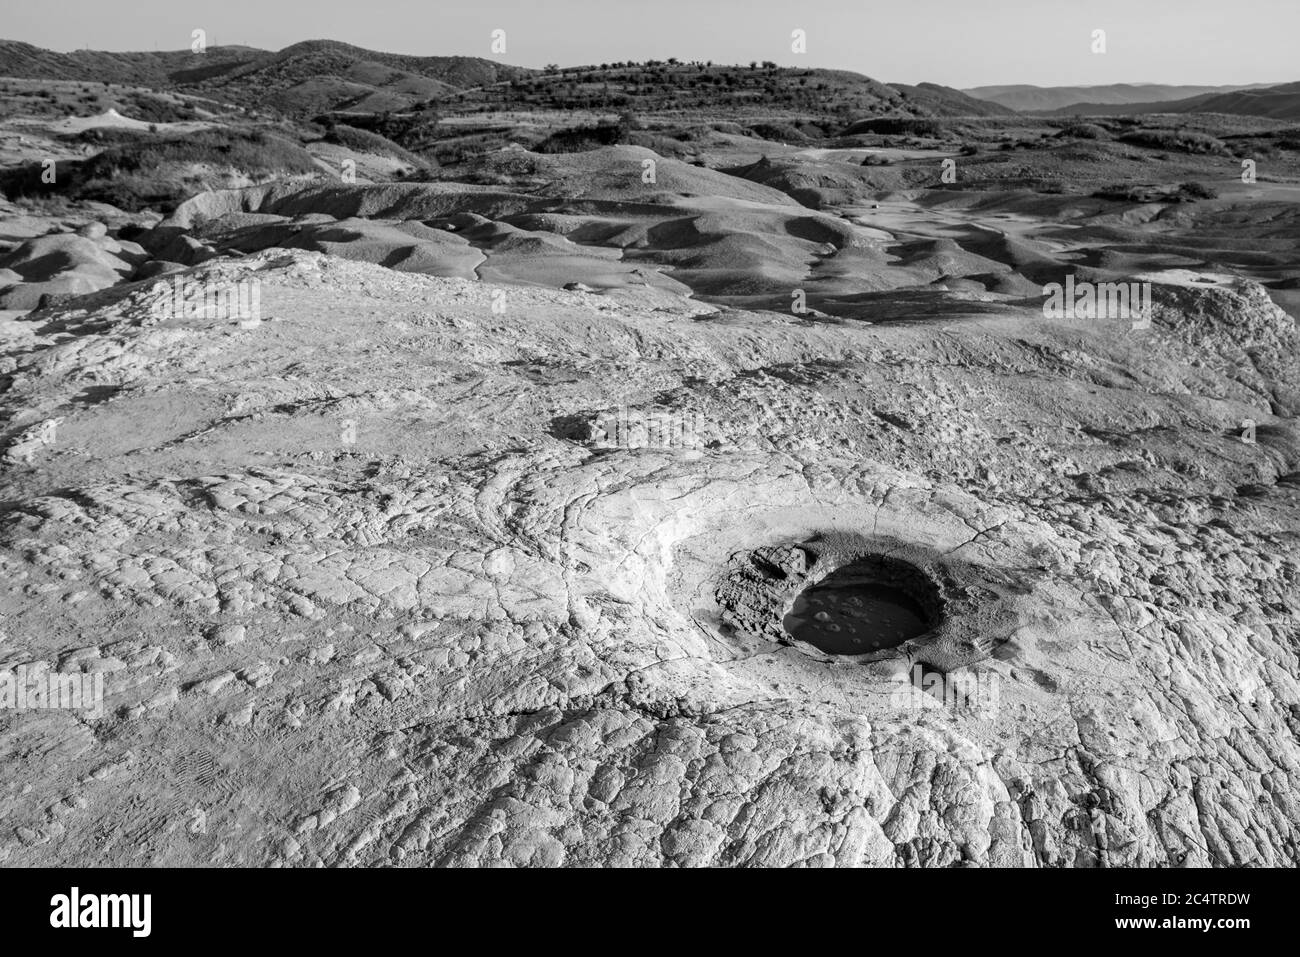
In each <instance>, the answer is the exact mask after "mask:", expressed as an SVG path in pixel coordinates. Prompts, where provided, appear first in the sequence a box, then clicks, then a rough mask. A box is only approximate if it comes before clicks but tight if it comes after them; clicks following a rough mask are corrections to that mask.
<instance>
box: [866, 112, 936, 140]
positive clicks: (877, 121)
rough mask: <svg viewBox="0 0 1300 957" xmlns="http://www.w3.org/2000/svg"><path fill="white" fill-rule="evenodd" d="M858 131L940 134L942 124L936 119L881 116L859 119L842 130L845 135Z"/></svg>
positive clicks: (895, 134)
mask: <svg viewBox="0 0 1300 957" xmlns="http://www.w3.org/2000/svg"><path fill="white" fill-rule="evenodd" d="M859 133H884V134H886V135H889V136H904V135H907V136H942V135H943V124H942V123H940V122H939V121H938V120H926V119H918V118H917V117H913V116H881V117H877V118H874V119H869V120H859V121H858V122H856V123H854V124H853V125H851V126H850V127H849V128H848V129H846V130H845V131H844V135H845V136H854V135H857V134H859Z"/></svg>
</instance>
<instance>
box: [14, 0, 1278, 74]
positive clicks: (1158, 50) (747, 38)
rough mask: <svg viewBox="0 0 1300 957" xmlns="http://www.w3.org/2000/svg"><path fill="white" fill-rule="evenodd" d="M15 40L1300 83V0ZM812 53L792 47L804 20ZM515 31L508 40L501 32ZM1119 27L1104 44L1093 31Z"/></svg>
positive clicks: (142, 21) (484, 16)
mask: <svg viewBox="0 0 1300 957" xmlns="http://www.w3.org/2000/svg"><path fill="white" fill-rule="evenodd" d="M4 3H5V14H4V20H3V22H2V23H0V36H2V37H4V38H5V39H11V40H25V41H26V42H28V43H34V44H36V45H38V46H43V47H49V48H51V49H54V50H63V51H66V50H73V49H77V48H81V47H90V48H93V49H99V50H153V49H160V50H167V49H184V48H187V47H189V45H190V34H191V31H192V30H194V29H195V28H196V27H202V28H203V29H204V30H206V31H207V33H208V42H209V43H216V44H225V43H242V44H247V45H249V46H256V47H262V48H265V49H280V48H281V47H285V46H288V45H289V44H291V43H295V42H297V41H299V40H308V39H321V38H326V39H334V40H345V41H347V42H349V43H354V44H357V45H358V46H363V47H370V48H372V49H378V50H387V51H390V52H394V53H412V54H420V55H426V56H428V55H446V54H464V55H472V56H484V57H490V58H492V59H497V60H501V61H504V62H507V63H513V64H517V65H520V66H532V67H537V66H543V65H545V64H547V63H558V64H561V65H577V64H584V63H601V62H604V61H609V60H645V59H650V58H655V59H665V58H667V57H670V56H676V57H679V58H681V59H683V60H713V61H714V62H717V63H747V62H749V61H750V60H775V61H776V62H778V63H781V64H783V65H791V66H794V65H808V66H819V67H835V68H840V69H846V70H855V71H857V72H860V73H865V74H867V75H868V76H872V77H875V78H876V79H878V80H884V81H887V82H888V81H893V82H902V83H918V82H920V81H922V80H929V81H931V82H934V83H942V84H945V85H947V86H956V87H969V86H981V85H986V84H995V83H1033V84H1037V85H1039V86H1062V85H1070V86H1073V85H1082V84H1104V83H1135V82H1153V83H1195V84H1235V83H1243V84H1244V83H1259V82H1278V83H1280V82H1287V81H1292V80H1297V79H1300V68H1297V63H1300V56H1298V55H1297V53H1298V51H1300V46H1298V45H1297V44H1300V0H887V2H878V0H353V2H340V0H319V2H298V0H221V2H219V3H213V2H204V3H195V2H190V0H119V2H105V0H46V2H23V3H20V2H17V0H4ZM796 28H799V29H802V30H804V31H806V33H807V38H808V39H807V53H806V54H803V55H799V54H796V53H793V52H792V51H791V38H790V35H791V31H792V30H794V29H796ZM495 29H503V30H505V31H506V52H505V53H504V54H499V55H494V54H493V53H492V52H491V49H490V46H491V33H492V31H493V30H495ZM1095 29H1102V30H1105V31H1106V46H1107V51H1106V52H1105V53H1104V54H1094V53H1093V52H1092V51H1091V49H1090V47H1091V44H1092V31H1093V30H1095Z"/></svg>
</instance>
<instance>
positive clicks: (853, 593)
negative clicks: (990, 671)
mask: <svg viewBox="0 0 1300 957" xmlns="http://www.w3.org/2000/svg"><path fill="white" fill-rule="evenodd" d="M942 614H943V598H942V596H941V595H940V593H939V587H938V584H937V583H936V582H935V581H934V580H933V579H931V578H930V577H929V576H928V575H926V574H925V573H924V572H922V571H921V570H920V569H919V568H917V567H915V566H914V565H911V564H909V563H908V562H905V561H902V560H900V559H896V558H892V557H890V556H888V555H863V556H861V557H859V558H856V559H854V560H852V561H850V562H849V563H848V564H845V565H841V566H840V567H838V568H836V569H835V570H834V571H832V572H831V573H830V574H828V575H826V576H825V577H824V578H821V579H819V580H817V581H814V582H812V584H809V585H808V586H807V587H805V588H804V589H803V590H802V591H800V592H799V593H798V594H797V595H796V596H795V598H794V602H793V604H792V605H791V606H790V609H789V611H787V612H786V614H785V617H784V618H783V619H782V626H783V627H784V629H785V631H786V633H787V634H788V635H789V636H790V637H792V638H794V639H795V640H796V641H804V642H807V643H808V644H810V645H812V646H813V647H814V648H817V649H819V650H821V651H824V652H826V653H827V654H832V655H861V654H871V653H874V652H878V651H882V650H885V649H889V648H896V647H898V646H899V645H902V644H904V643H905V642H907V641H910V640H912V639H916V638H920V637H921V636H923V635H924V634H926V633H927V632H929V631H930V630H931V629H933V628H934V627H935V626H936V625H937V624H938V623H939V621H940V619H941V617H942Z"/></svg>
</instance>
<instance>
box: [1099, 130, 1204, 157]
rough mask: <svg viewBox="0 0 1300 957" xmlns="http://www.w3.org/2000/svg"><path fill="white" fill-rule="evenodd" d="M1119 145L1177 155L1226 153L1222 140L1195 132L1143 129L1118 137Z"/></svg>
mask: <svg viewBox="0 0 1300 957" xmlns="http://www.w3.org/2000/svg"><path fill="white" fill-rule="evenodd" d="M1120 142H1121V143H1128V144H1130V145H1131V146H1144V147H1146V148H1147V149H1153V150H1173V151H1175V152H1178V153H1217V154H1224V153H1227V151H1228V148H1227V145H1226V144H1225V143H1224V142H1223V140H1221V139H1219V138H1217V137H1214V136H1210V135H1209V134H1208V133H1197V132H1196V131H1195V130H1171V129H1143V130H1134V131H1133V132H1132V133H1126V134H1124V135H1123V136H1121V137H1120Z"/></svg>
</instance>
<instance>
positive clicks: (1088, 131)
mask: <svg viewBox="0 0 1300 957" xmlns="http://www.w3.org/2000/svg"><path fill="white" fill-rule="evenodd" d="M1056 135H1057V136H1059V137H1062V138H1063V139H1075V140H1101V139H1105V138H1106V131H1105V130H1104V129H1102V128H1101V127H1100V126H1098V125H1096V124H1095V123H1071V124H1070V125H1069V126H1067V127H1065V128H1064V129H1063V130H1061V132H1059V133H1057V134H1056Z"/></svg>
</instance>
